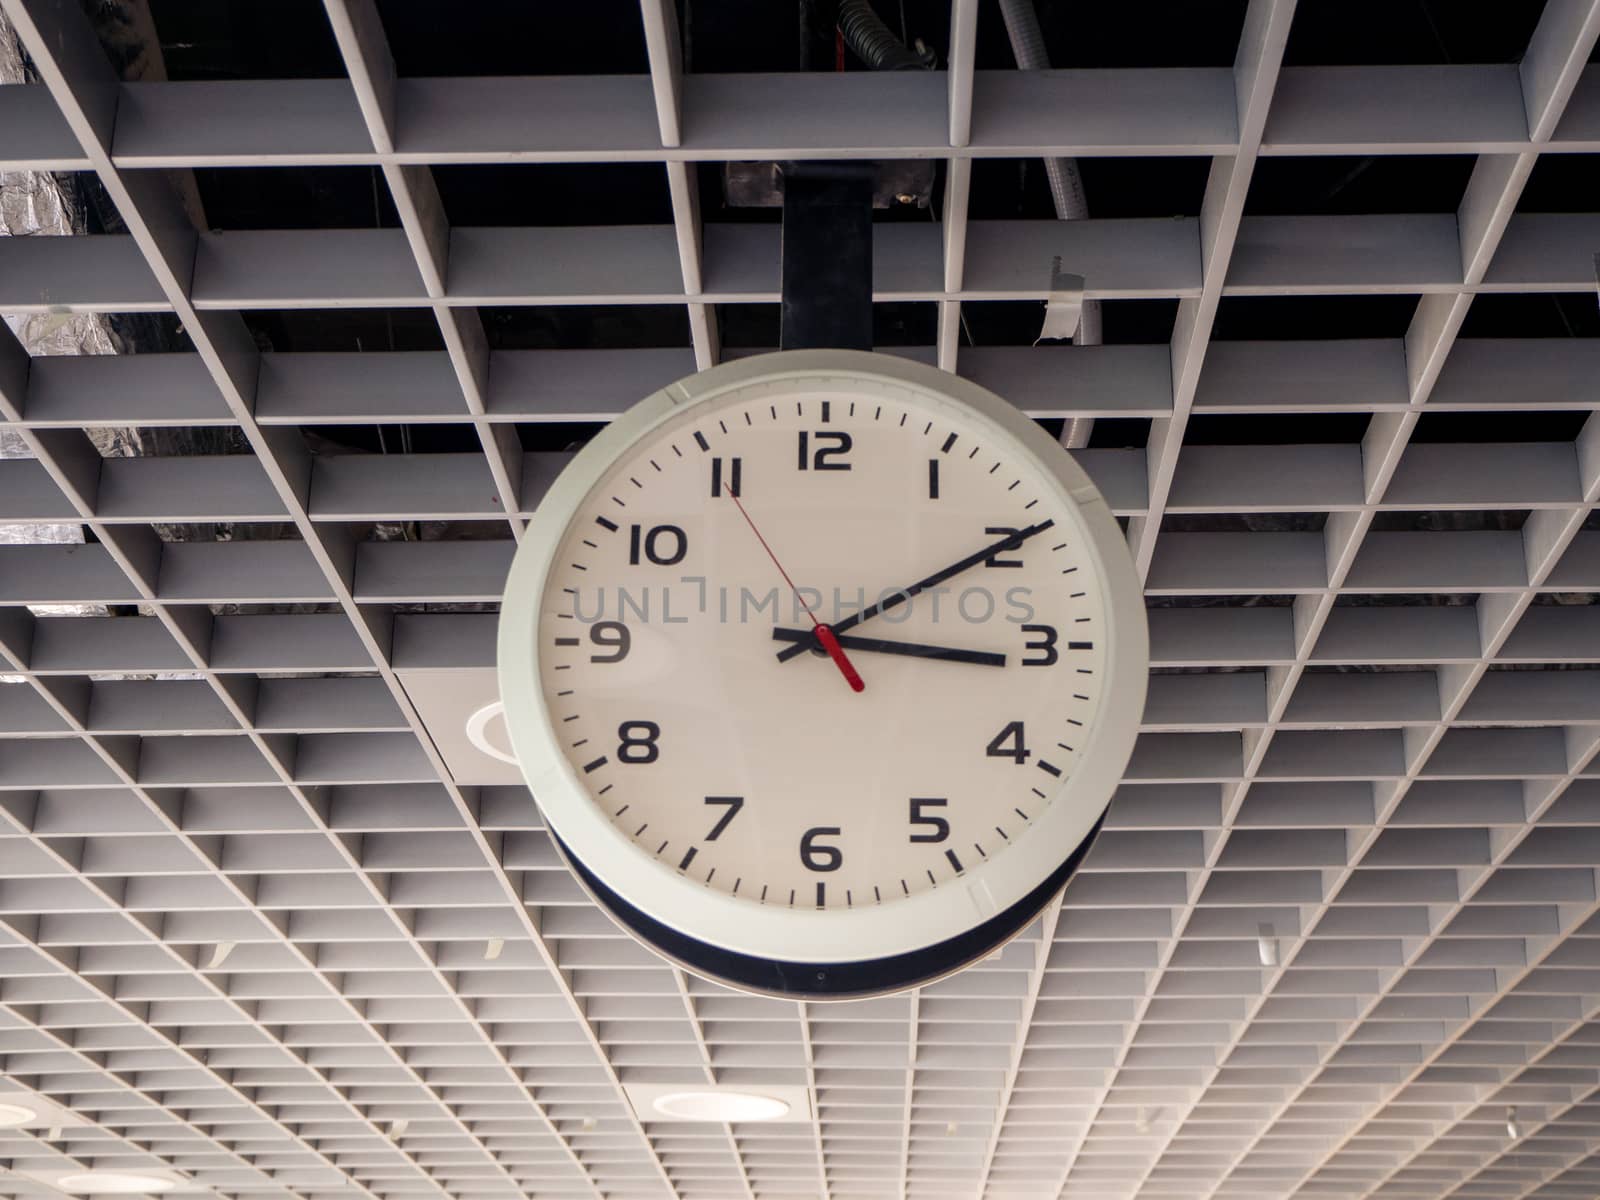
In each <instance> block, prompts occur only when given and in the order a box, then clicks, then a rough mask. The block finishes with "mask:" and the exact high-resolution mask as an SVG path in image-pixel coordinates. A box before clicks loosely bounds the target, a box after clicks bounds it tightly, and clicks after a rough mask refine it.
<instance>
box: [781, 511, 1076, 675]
mask: <svg viewBox="0 0 1600 1200" xmlns="http://www.w3.org/2000/svg"><path fill="white" fill-rule="evenodd" d="M1054 524H1055V522H1054V521H1040V522H1039V523H1038V524H1037V525H1029V526H1028V527H1027V528H1026V529H1019V530H1017V531H1016V532H1015V533H1011V534H1007V535H1006V536H1005V537H1003V538H1001V539H1000V540H999V541H997V542H991V543H990V544H989V545H987V546H985V547H983V549H981V550H977V551H974V552H973V553H972V554H969V555H967V557H965V558H963V559H962V560H961V561H960V562H954V563H951V564H950V565H949V566H948V567H945V568H944V569H943V570H941V571H935V572H934V573H933V574H932V575H929V576H928V577H927V578H926V579H919V580H917V582H915V583H913V584H912V585H911V586H910V587H906V588H901V589H900V590H899V591H898V592H895V593H894V594H893V595H889V596H885V597H884V598H883V599H882V600H880V601H878V603H876V604H869V605H868V606H867V607H866V608H863V609H862V610H861V611H860V612H856V613H852V614H851V615H850V616H848V617H845V618H844V619H843V620H839V621H835V622H833V625H832V628H833V631H834V633H835V634H840V633H843V632H844V631H845V630H847V629H854V628H855V627H856V626H857V625H859V624H861V622H863V621H870V620H872V618H873V617H875V616H877V615H878V614H879V613H881V612H884V611H885V610H887V609H891V608H896V607H898V606H899V605H901V604H909V603H910V602H911V598H912V597H913V596H915V595H917V594H918V593H920V592H925V591H927V590H928V589H929V588H931V587H938V586H939V585H940V584H941V583H943V582H944V581H945V580H946V579H953V578H954V577H955V576H957V575H959V574H961V572H963V571H967V570H971V569H972V568H973V567H975V566H977V565H978V564H979V563H981V562H982V561H983V560H984V559H986V558H993V557H994V556H995V555H996V554H1003V553H1005V552H1006V551H1007V550H1015V549H1016V548H1017V547H1018V546H1020V545H1022V543H1023V542H1025V541H1027V540H1028V539H1029V538H1031V537H1033V536H1034V535H1035V534H1037V533H1043V532H1044V531H1045V530H1046V529H1049V528H1050V527H1051V526H1052V525H1054ZM810 648H811V647H810V645H808V644H806V643H804V642H799V643H796V644H795V645H793V646H785V647H784V648H783V649H782V650H779V651H778V661H779V662H788V661H789V660H790V659H791V658H795V657H797V656H798V655H801V654H804V653H805V652H806V651H807V650H809V649H810Z"/></svg>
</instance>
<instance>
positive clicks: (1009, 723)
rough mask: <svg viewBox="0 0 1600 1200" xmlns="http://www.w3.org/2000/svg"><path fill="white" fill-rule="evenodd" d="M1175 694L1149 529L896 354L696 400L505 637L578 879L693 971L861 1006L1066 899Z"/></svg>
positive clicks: (552, 504)
mask: <svg viewBox="0 0 1600 1200" xmlns="http://www.w3.org/2000/svg"><path fill="white" fill-rule="evenodd" d="M1146 670H1147V649H1146V634H1145V625H1144V613H1143V605H1142V602H1141V599H1140V595H1139V588H1138V585H1137V582H1136V577H1135V575H1134V572H1133V570H1132V566H1131V563H1130V562H1129V559H1128V554H1127V551H1126V548H1125V544H1124V542H1123V540H1122V538H1121V535H1120V531H1119V530H1118V528H1117V525H1116V523H1115V521H1114V520H1113V518H1112V517H1111V515H1110V513H1109V511H1108V509H1107V508H1106V505H1105V502H1104V501H1103V500H1102V499H1101V498H1100V496H1099V494H1098V492H1096V491H1095V489H1094V487H1093V485H1092V484H1091V483H1090V482H1089V480H1088V478H1087V477H1086V476H1085V475H1084V474H1083V472H1082V471H1081V469H1080V468H1078V467H1077V465H1076V464H1075V463H1074V462H1073V461H1072V460H1071V458H1070V457H1069V456H1068V455H1067V454H1066V452H1065V451H1063V450H1062V449H1061V448H1060V447H1059V446H1058V445H1056V444H1055V443H1054V442H1053V441H1052V440H1051V439H1050V438H1049V437H1048V436H1046V435H1045V434H1043V433H1042V432H1041V431H1040V430H1039V429H1038V428H1037V427H1036V426H1035V425H1034V424H1033V423H1032V422H1031V421H1029V420H1027V419H1026V418H1024V417H1023V416H1021V415H1020V414H1019V413H1017V412H1016V410H1015V409H1013V408H1012V407H1011V406H1009V405H1008V404H1006V403H1005V402H1004V401H1002V400H1000V399H998V398H996V397H994V396H992V395H990V394H989V393H987V392H984V391H982V390H981V389H978V388H976V387H974V386H972V385H970V384H968V383H965V382H964V381H961V380H959V379H956V378H955V377H953V376H950V375H947V374H944V373H942V372H937V371H934V370H931V369H928V368H924V367H920V366H917V365H915V364H911V363H906V362H902V361H900V360H896V359H890V358H886V357H883V356H878V355H866V354H859V353H850V352H834V351H805V352H796V353H787V354H780V355H770V356H765V357H763V358H759V359H749V360H745V361H743V362H740V363H736V364H732V365H730V366H725V367H719V368H716V369H714V370H712V371H709V372H705V373H703V374H701V375H698V376H694V377H692V378H690V379H688V380H685V381H683V382H681V383H679V384H675V385H673V386H672V387H669V388H667V389H665V390H664V391H662V392H660V393H657V394H656V395H655V396H652V397H650V398H649V399H647V400H645V401H644V402H642V403H641V404H640V405H638V406H636V407H635V408H634V409H632V410H630V412H629V413H627V414H626V415H625V416H624V417H623V418H622V419H620V420H619V421H617V422H616V423H614V424H613V425H611V426H610V427H608V428H607V429H606V430H605V431H603V432H602V433H601V434H600V435H599V436H598V437H597V438H595V440H594V441H593V442H591V443H590V444H589V445H588V446H587V447H586V448H585V449H584V450H583V451H582V452H581V453H580V454H579V455H578V457H577V459H576V460H575V461H574V462H573V463H572V465H571V466H570V467H569V468H568V470H567V471H566V472H565V473H564V474H563V475H562V477H561V478H560V479H559V480H558V481H557V483H556V484H555V486H554V487H553V488H552V489H551V491H550V493H549V494H548V495H547V496H546V498H545V500H544V502H543V503H542V504H541V506H540V508H539V512H538V515H537V516H536V518H535V520H534V522H533V524H532V526H531V527H530V529H529V531H528V536H527V538H526V539H525V540H524V542H523V545H522V547H521V548H520V549H519V551H518V554H517V557H516V561H515V564H514V566H513V569H512V573H511V577H510V580H509V583H508V587H507V593H506V599H505V603H504V605H503V607H502V617H501V644H500V673H501V689H502V694H503V697H504V699H505V702H506V708H507V724H508V728H509V729H510V731H511V736H512V740H513V744H514V746H515V748H516V750H517V753H518V756H519V760H520V761H521V763H522V767H523V770H524V773H525V775H526V777H527V779H528V782H529V785H530V787H531V789H532V791H533V794H534V796H535V798H536V799H537V801H538V803H539V804H540V806H541V808H542V810H543V811H544V814H545V816H546V818H547V820H548V822H549V827H550V830H551V832H552V833H553V834H554V835H555V836H556V838H557V839H558V845H559V846H560V847H561V848H562V850H563V851H564V852H565V854H566V855H567V857H568V860H569V862H570V863H571V865H572V866H573V868H574V870H575V871H576V872H577V873H578V875H579V878H580V879H581V880H582V881H583V883H584V884H585V886H586V887H588V888H589V890H590V891H591V893H592V894H593V895H595V897H596V898H597V899H598V900H600V902H601V903H602V904H603V905H604V906H605V907H606V908H607V909H608V910H609V911H610V912H611V913H612V914H613V915H614V916H616V917H617V918H618V919H619V920H621V921H622V922H623V923H624V924H625V925H626V926H627V927H628V928H630V929H631V930H632V931H633V932H634V933H635V934H636V935H637V936H639V937H640V938H642V939H643V940H645V941H646V942H647V943H648V944H650V945H652V946H654V947H655V948H656V949H658V950H660V951H662V952H663V953H665V954H667V955H668V956H669V957H672V958H674V959H675V960H677V961H679V962H682V963H684V964H685V965H687V966H689V967H691V968H692V969H695V970H699V971H701V972H703V973H705V974H708V975H711V976H714V977H716V978H719V979H723V980H726V981H728V982H731V983H734V984H736V985H739V986H743V987H747V988H751V989H755V990H761V991H769V992H778V993H782V994H792V995H820V996H829V995H860V994H866V993H871V992H879V991H884V990H889V989H893V988H897V987H903V986H906V985H908V984H911V983H916V982H920V981H922V980H925V979H928V978H932V977H934V976H936V975H939V974H943V973H946V972H948V971H949V970H952V969H954V968H955V967H958V966H960V965H962V964H963V963H964V962H966V961H969V960H970V959H971V958H973V957H975V956H977V955H979V954H982V953H985V952H987V951H988V950H989V949H991V948H992V947H993V945H995V944H997V943H998V942H1000V941H1002V940H1004V938H1006V937H1008V936H1010V935H1011V934H1012V933H1014V932H1015V930H1016V929H1017V928H1020V926H1021V925H1023V924H1025V923H1026V922H1027V920H1028V919H1030V918H1031V917H1032V916H1033V915H1034V913H1035V912H1036V911H1037V910H1038V908H1039V907H1040V906H1041V905H1042V904H1043V903H1044V902H1046V901H1047V900H1048V899H1049V897H1050V895H1052V894H1053V893H1054V891H1055V890H1056V889H1058V888H1059V887H1060V886H1061V884H1062V883H1063V882H1064V880H1065V878H1066V876H1067V874H1068V873H1070V871H1071V869H1072V868H1073V866H1074V865H1075V864H1076V862H1077V860H1078V858H1079V857H1081V854H1082V852H1083V851H1084V849H1086V847H1087V844H1088V842H1089V839H1090V838H1091V837H1092V834H1093V832H1094V831H1095V829H1097V827H1098V823H1099V821H1100V820H1101V817H1102V815H1103V813H1104V810H1105V807H1106V804H1107V803H1108V801H1109V799H1110V797H1111V794H1112V791H1113V790H1114V788H1115V786H1116V784H1117V782H1118V780H1119V779H1120V776H1121V772H1122V769H1123V767H1124V766H1125V764H1126V762H1127V758H1128V755H1129V753H1130V751H1131V747H1132V743H1133V738H1134V733H1135V731H1136V729H1137V724H1138V719H1139V715H1140V712H1141V710H1142V706H1143V698H1144V680H1145V674H1146Z"/></svg>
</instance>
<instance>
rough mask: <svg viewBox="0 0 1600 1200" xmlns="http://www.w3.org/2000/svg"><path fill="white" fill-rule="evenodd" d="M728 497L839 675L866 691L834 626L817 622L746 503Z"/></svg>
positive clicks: (852, 686)
mask: <svg viewBox="0 0 1600 1200" xmlns="http://www.w3.org/2000/svg"><path fill="white" fill-rule="evenodd" d="M728 496H729V497H730V498H731V499H732V500H733V502H734V503H735V504H737V505H738V506H739V515H740V516H742V517H743V518H744V523H745V524H746V525H748V526H750V532H751V533H753V534H755V535H756V541H758V542H760V543H761V548H762V549H763V550H765V551H766V552H767V557H768V558H770V559H771V560H772V565H773V566H775V567H777V568H778V574H779V575H782V576H783V581H784V582H785V583H787V584H788V585H789V590H790V591H791V592H793V593H794V598H795V599H796V600H798V601H800V607H801V608H803V609H805V610H806V616H808V617H810V618H811V623H812V624H813V625H815V626H816V629H817V641H819V642H821V643H822V648H823V649H824V650H826V651H827V652H828V657H829V658H831V659H833V665H834V666H836V667H838V668H839V674H841V675H843V676H844V681H845V682H846V683H848V684H849V685H850V690H851V691H853V692H860V691H865V690H866V687H867V685H866V682H865V681H864V680H863V679H862V678H861V673H860V672H859V671H857V670H856V668H855V664H854V663H852V662H851V661H850V656H849V655H847V654H846V653H845V652H844V647H843V646H841V645H839V639H838V638H837V637H835V636H834V632H833V626H831V625H824V624H823V623H822V622H821V621H819V620H817V614H816V613H814V612H812V611H811V605H809V604H807V603H806V598H805V597H804V596H802V595H801V594H800V589H799V588H797V587H795V585H794V580H792V579H790V578H789V572H787V571H785V570H784V569H783V564H782V563H781V562H779V561H778V556H777V555H776V554H774V553H773V552H772V547H771V546H769V545H767V539H766V538H764V537H762V536H761V530H759V529H757V528H756V523H755V522H754V521H752V520H751V519H750V514H749V513H747V512H746V511H745V508H744V502H743V501H742V500H740V499H739V495H738V493H737V492H735V491H734V490H733V489H732V488H729V489H728Z"/></svg>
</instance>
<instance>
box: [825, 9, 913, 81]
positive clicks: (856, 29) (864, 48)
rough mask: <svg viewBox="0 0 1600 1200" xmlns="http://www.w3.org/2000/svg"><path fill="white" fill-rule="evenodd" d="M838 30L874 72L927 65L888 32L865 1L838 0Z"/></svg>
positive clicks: (854, 51) (904, 69) (855, 53)
mask: <svg viewBox="0 0 1600 1200" xmlns="http://www.w3.org/2000/svg"><path fill="white" fill-rule="evenodd" d="M839 32H840V33H841V34H842V35H843V36H844V44H845V45H846V46H849V47H850V50H851V52H852V53H853V54H854V55H855V56H856V57H857V58H859V59H860V60H861V61H862V62H864V63H866V64H867V66H869V67H871V68H872V69H873V70H874V71H925V70H927V69H928V67H929V65H930V64H929V63H927V62H926V61H924V59H923V58H922V57H921V56H920V55H919V54H917V53H916V51H914V50H908V49H907V48H906V46H905V43H903V42H902V41H901V40H900V39H899V38H897V37H895V35H894V34H893V33H891V32H890V31H889V27H888V26H887V25H885V24H884V23H883V21H882V20H880V19H879V17H878V14H877V13H876V12H874V11H873V9H872V5H871V4H870V3H869V2H868V0H839Z"/></svg>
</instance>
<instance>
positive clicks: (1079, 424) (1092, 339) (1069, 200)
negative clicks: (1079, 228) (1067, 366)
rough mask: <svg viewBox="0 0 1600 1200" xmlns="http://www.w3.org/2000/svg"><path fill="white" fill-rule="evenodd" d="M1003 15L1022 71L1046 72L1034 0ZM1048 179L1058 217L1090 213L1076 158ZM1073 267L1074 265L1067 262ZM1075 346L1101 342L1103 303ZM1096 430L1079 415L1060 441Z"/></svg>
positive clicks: (1061, 163) (1007, 7)
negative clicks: (1101, 309) (1101, 308)
mask: <svg viewBox="0 0 1600 1200" xmlns="http://www.w3.org/2000/svg"><path fill="white" fill-rule="evenodd" d="M1000 15H1001V16H1002V17H1004V18H1005V23H1006V36H1007V37H1008V38H1010V39H1011V53H1012V55H1013V56H1014V57H1015V58H1016V60H1017V68H1018V69H1019V70H1023V71H1046V70H1049V68H1050V55H1049V54H1048V53H1047V52H1046V51H1045V48H1044V33H1043V32H1042V31H1041V30H1040V28H1039V17H1038V14H1037V13H1035V12H1034V8H1033V0H1000ZM1044 175H1045V179H1046V180H1048V181H1049V184H1050V198H1051V200H1052V201H1054V203H1055V209H1056V218H1057V220H1061V221H1082V220H1084V219H1085V218H1087V217H1088V215H1089V201H1088V200H1087V199H1086V198H1085V196H1084V194H1083V175H1082V173H1081V172H1079V170H1078V163H1077V160H1076V159H1072V158H1047V159H1045V160H1044ZM1067 266H1068V268H1069V269H1070V266H1071V264H1067ZM1072 341H1073V344H1074V345H1078V346H1098V345H1099V344H1100V302H1099V301H1098V300H1085V301H1084V302H1083V312H1082V315H1081V316H1080V317H1079V318H1078V333H1077V336H1076V337H1074V338H1073V339H1072ZM1093 429H1094V419H1093V418H1092V417H1077V418H1072V419H1069V420H1068V421H1067V423H1066V424H1065V425H1063V426H1062V427H1061V444H1062V445H1063V446H1066V447H1067V448H1068V449H1080V448H1082V447H1084V446H1087V445H1088V444H1089V434H1090V432H1091V431H1092V430H1093Z"/></svg>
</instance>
